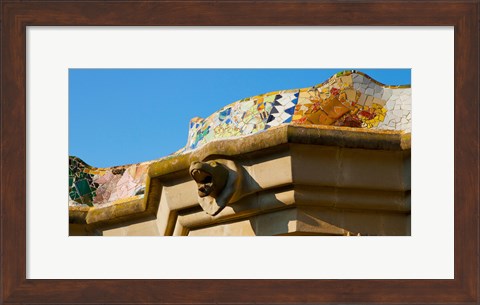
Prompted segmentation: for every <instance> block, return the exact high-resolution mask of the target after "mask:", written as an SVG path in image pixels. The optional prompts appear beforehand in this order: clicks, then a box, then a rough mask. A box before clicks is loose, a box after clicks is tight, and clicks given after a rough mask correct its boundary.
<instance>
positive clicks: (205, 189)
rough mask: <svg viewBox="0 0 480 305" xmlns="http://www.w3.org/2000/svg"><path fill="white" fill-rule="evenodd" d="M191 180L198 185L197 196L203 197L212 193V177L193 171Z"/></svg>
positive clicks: (199, 170)
mask: <svg viewBox="0 0 480 305" xmlns="http://www.w3.org/2000/svg"><path fill="white" fill-rule="evenodd" d="M191 175H192V177H193V179H195V181H196V182H197V184H198V196H200V197H205V196H208V195H210V194H211V193H212V191H213V177H212V174H210V173H209V172H206V171H203V170H201V169H194V170H192V171H191Z"/></svg>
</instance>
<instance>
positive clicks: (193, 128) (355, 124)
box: [185, 70, 411, 150]
mask: <svg viewBox="0 0 480 305" xmlns="http://www.w3.org/2000/svg"><path fill="white" fill-rule="evenodd" d="M410 112H411V89H410V86H387V85H384V84H381V83H379V82H378V81H376V80H374V79H372V78H370V77H369V76H367V75H366V74H364V73H362V72H359V71H354V70H353V71H344V72H341V73H338V74H336V75H334V76H332V77H331V78H330V79H328V80H327V81H325V82H323V83H321V84H319V85H316V86H313V87H310V88H303V89H294V90H286V91H277V92H269V93H265V94H262V95H258V96H254V97H249V98H246V99H242V100H239V101H236V102H234V103H232V104H230V105H227V106H225V107H224V108H222V109H220V110H219V111H218V112H216V113H214V114H212V115H211V116H209V117H208V118H206V119H202V118H194V119H193V120H192V121H191V122H190V131H189V136H188V142H187V146H186V148H185V150H191V149H195V148H198V147H200V146H202V145H205V144H206V143H208V142H210V141H211V140H214V139H222V138H229V137H236V136H244V135H249V134H253V133H256V132H260V131H263V130H266V129H268V128H271V127H275V126H279V125H281V124H287V123H293V124H313V125H333V126H345V127H352V128H368V129H382V130H402V131H405V132H410V131H411V127H410V126H411V113H410Z"/></svg>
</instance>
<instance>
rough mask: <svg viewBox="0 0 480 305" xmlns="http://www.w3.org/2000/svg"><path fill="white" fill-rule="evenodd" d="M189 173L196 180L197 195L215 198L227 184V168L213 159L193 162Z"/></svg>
mask: <svg viewBox="0 0 480 305" xmlns="http://www.w3.org/2000/svg"><path fill="white" fill-rule="evenodd" d="M190 175H191V176H192V178H193V179H194V180H195V182H197V186H198V196H199V197H201V198H203V197H206V196H211V197H213V198H216V197H217V196H218V195H219V194H220V193H221V192H222V190H223V189H224V187H225V185H226V184H227V180H228V169H227V168H226V167H225V166H224V165H223V164H221V163H218V162H215V161H208V162H193V163H192V164H191V165H190Z"/></svg>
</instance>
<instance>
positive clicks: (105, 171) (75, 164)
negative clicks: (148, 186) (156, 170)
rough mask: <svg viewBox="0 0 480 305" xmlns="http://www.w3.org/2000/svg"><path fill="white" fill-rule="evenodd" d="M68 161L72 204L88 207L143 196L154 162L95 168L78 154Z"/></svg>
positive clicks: (70, 202)
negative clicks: (78, 156)
mask: <svg viewBox="0 0 480 305" xmlns="http://www.w3.org/2000/svg"><path fill="white" fill-rule="evenodd" d="M68 162H69V173H68V175H69V176H68V195H69V199H70V200H69V205H88V206H102V205H103V204H106V203H109V202H114V201H116V200H120V199H124V198H128V197H133V196H138V195H143V194H144V191H145V181H146V178H147V172H148V166H149V165H150V164H151V163H152V162H151V161H149V162H144V163H139V164H132V165H126V166H116V167H110V168H94V167H91V166H89V165H87V164H86V163H85V162H83V161H82V160H81V159H80V158H77V157H74V156H70V157H69V159H68Z"/></svg>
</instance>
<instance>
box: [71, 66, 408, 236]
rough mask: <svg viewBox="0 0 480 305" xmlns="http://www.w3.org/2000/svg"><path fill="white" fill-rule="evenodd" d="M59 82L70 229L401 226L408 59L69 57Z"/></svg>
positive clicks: (335, 232) (181, 232) (179, 231)
mask: <svg viewBox="0 0 480 305" xmlns="http://www.w3.org/2000/svg"><path fill="white" fill-rule="evenodd" d="M68 89H69V91H68V107H69V108H68V113H69V117H68V127H69V131H68V133H69V134H68V135H69V139H68V149H69V156H68V165H69V166H68V167H69V170H68V210H69V213H68V214H69V235H70V236H305V235H308V236H310V235H312V236H410V235H411V223H410V219H411V205H410V201H411V195H410V193H411V168H410V167H411V165H410V164H411V161H410V159H411V130H412V88H411V69H405V68H403V69H398V68H383V69H378V68H376V69H371V68H364V69H363V68H362V69H359V68H338V69H280V68H279V69H259V68H255V69H227V68H224V69H98V68H96V69H73V68H72V69H69V71H68ZM65 161H66V160H65ZM66 162H67V161H66ZM65 178H66V176H65Z"/></svg>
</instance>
